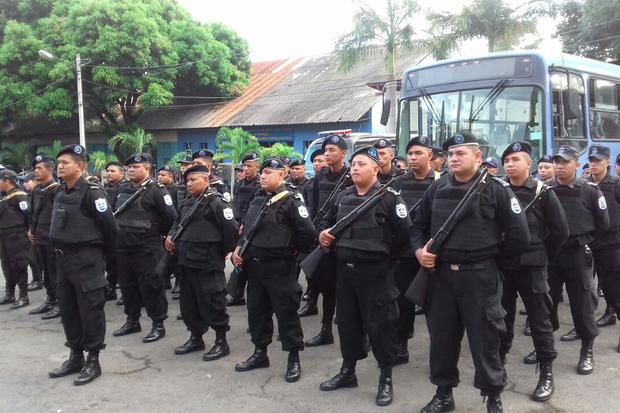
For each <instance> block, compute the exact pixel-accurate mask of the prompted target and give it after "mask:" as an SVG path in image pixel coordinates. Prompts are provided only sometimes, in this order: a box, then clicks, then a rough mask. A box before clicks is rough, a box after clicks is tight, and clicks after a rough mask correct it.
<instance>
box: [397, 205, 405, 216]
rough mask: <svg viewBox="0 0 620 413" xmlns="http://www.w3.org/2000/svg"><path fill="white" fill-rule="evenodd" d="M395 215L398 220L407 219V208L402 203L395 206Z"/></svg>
mask: <svg viewBox="0 0 620 413" xmlns="http://www.w3.org/2000/svg"><path fill="white" fill-rule="evenodd" d="M396 215H397V216H398V218H407V206H405V204H403V203H398V204H396Z"/></svg>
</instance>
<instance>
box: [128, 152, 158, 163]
mask: <svg viewBox="0 0 620 413" xmlns="http://www.w3.org/2000/svg"><path fill="white" fill-rule="evenodd" d="M136 163H148V164H152V163H153V158H152V157H151V155H149V154H148V153H136V154H133V155H131V156H130V157H129V158H128V159H127V160H126V161H125V166H129V165H133V164H136Z"/></svg>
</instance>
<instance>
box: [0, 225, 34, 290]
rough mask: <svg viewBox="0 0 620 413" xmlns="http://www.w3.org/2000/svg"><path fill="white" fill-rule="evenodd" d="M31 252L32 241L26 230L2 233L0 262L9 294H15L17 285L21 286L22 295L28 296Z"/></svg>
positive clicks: (0, 237) (0, 238)
mask: <svg viewBox="0 0 620 413" xmlns="http://www.w3.org/2000/svg"><path fill="white" fill-rule="evenodd" d="M29 254H30V241H29V240H28V236H27V234H26V231H25V230H23V231H11V232H8V233H3V234H0V264H1V265H2V272H3V273H4V280H5V290H6V293H7V294H8V295H15V287H19V295H20V297H27V296H28V256H29Z"/></svg>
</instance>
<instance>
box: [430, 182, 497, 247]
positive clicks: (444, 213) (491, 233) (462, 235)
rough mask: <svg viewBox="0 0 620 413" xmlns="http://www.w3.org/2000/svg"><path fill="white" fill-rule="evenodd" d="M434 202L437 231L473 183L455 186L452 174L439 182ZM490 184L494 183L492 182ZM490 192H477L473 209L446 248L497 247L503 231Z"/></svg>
mask: <svg viewBox="0 0 620 413" xmlns="http://www.w3.org/2000/svg"><path fill="white" fill-rule="evenodd" d="M438 183H439V185H437V190H436V192H435V198H434V199H433V203H432V216H431V234H436V233H437V231H439V228H441V225H442V224H443V223H444V222H445V221H446V219H447V218H448V216H449V215H450V214H451V213H452V211H453V210H454V209H455V208H456V206H457V205H458V204H459V202H460V201H461V199H463V197H464V196H465V193H467V190H468V189H469V188H470V187H471V185H472V184H473V181H472V182H470V183H468V184H464V185H455V184H453V183H452V181H451V179H450V177H446V178H444V179H443V180H442V181H439V182H438ZM490 185H493V184H492V183H491V184H490ZM488 196H489V194H488V191H484V192H483V193H481V194H478V195H475V198H474V199H473V200H472V203H471V204H470V207H469V211H467V213H466V214H465V216H464V217H463V218H462V219H461V220H460V221H459V223H458V224H457V225H456V227H455V228H454V230H453V231H452V233H451V235H450V236H449V237H448V239H447V241H446V243H445V244H444V249H451V250H456V251H482V250H486V249H488V250H490V251H492V250H494V249H495V247H497V245H499V243H500V240H501V231H500V228H499V227H498V225H497V217H496V216H495V209H494V206H493V204H492V203H491V202H490V201H489V200H488V198H487V197H488Z"/></svg>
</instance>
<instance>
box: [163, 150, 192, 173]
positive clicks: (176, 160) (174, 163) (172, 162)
mask: <svg viewBox="0 0 620 413" xmlns="http://www.w3.org/2000/svg"><path fill="white" fill-rule="evenodd" d="M186 156H187V152H186V151H183V152H178V153H175V154H174V155H172V158H170V160H169V161H168V162H166V165H168V166H169V167H171V168H174V169H179V161H180V160H181V159H183V158H185V157H186Z"/></svg>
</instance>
